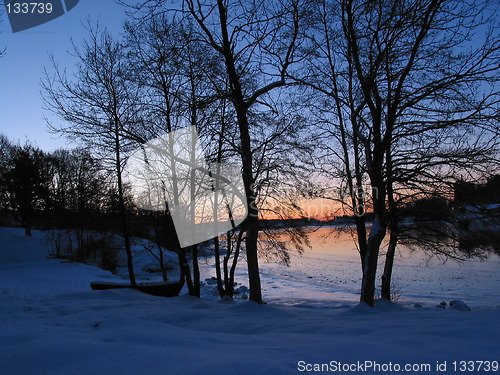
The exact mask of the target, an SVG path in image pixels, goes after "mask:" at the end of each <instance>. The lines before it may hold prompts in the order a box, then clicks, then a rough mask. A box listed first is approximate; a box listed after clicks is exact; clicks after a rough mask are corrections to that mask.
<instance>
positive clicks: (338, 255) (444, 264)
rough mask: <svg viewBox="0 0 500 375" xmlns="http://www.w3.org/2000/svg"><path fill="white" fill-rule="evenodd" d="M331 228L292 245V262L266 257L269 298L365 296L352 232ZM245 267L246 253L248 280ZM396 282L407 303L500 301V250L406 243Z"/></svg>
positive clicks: (305, 302)
mask: <svg viewBox="0 0 500 375" xmlns="http://www.w3.org/2000/svg"><path fill="white" fill-rule="evenodd" d="M331 231H332V229H331V228H320V229H318V230H317V231H315V232H314V233H312V234H311V235H310V241H311V245H312V248H311V249H306V250H305V251H304V252H303V253H302V254H301V255H299V254H298V253H297V252H296V251H291V264H290V267H286V266H284V265H281V264H278V263H276V262H266V261H265V260H261V263H260V268H261V280H262V289H263V295H264V299H265V300H266V301H267V302H268V303H272V304H285V305H301V306H304V307H307V306H309V307H314V306H316V307H318V306H320V305H325V306H329V307H342V306H345V305H352V304H353V303H356V302H358V301H359V289H360V285H361V266H360V258H359V253H358V251H357V250H356V247H355V245H354V243H353V241H352V238H351V236H350V234H349V233H342V234H340V235H339V234H336V235H329V234H330V233H331ZM384 259H385V257H384V256H382V257H381V259H380V262H379V268H378V269H379V271H381V270H382V269H383V261H384ZM211 263H212V262H211ZM245 268H246V263H245V261H244V259H242V260H241V262H240V263H239V264H238V271H237V278H236V280H237V281H238V282H241V283H243V284H245V285H246V284H247V280H246V270H245ZM203 270H204V272H203V276H205V277H210V276H214V275H215V271H214V269H213V265H212V264H210V266H204V267H203ZM379 273H381V272H379ZM377 286H378V287H379V286H380V276H377ZM393 286H394V288H393V289H394V292H395V295H396V299H397V300H398V302H399V303H400V304H403V305H414V304H415V303H419V304H422V305H423V306H435V305H437V304H439V303H440V302H441V301H446V302H448V303H449V302H450V301H451V300H454V299H461V300H464V301H465V302H466V303H467V304H468V305H469V306H470V307H472V308H490V307H493V306H498V305H499V304H500V256H498V255H497V254H495V253H493V252H491V253H490V254H489V257H488V258H487V259H486V260H484V261H481V260H477V259H471V260H467V261H465V262H458V261H455V260H452V259H448V260H444V259H442V258H440V259H438V258H436V257H429V254H425V253H423V252H410V251H409V250H408V249H406V248H404V247H402V246H400V247H398V251H397V254H396V259H395V266H394V276H393Z"/></svg>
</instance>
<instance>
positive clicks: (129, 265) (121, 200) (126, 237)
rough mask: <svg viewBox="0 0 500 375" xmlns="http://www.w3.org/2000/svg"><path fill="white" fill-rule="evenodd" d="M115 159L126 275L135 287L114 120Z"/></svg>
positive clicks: (116, 127)
mask: <svg viewBox="0 0 500 375" xmlns="http://www.w3.org/2000/svg"><path fill="white" fill-rule="evenodd" d="M114 125H115V159H116V160H115V161H116V176H117V180H118V201H119V206H120V207H119V210H120V216H121V221H122V231H123V238H124V241H125V251H126V253H127V268H128V276H129V279H130V285H131V286H132V288H135V287H136V281H135V274H134V265H133V259H132V250H131V249H130V237H129V233H128V224H127V212H126V208H125V198H124V194H123V182H122V166H121V155H120V149H121V147H120V134H119V131H118V121H115V123H114Z"/></svg>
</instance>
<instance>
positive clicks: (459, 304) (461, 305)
mask: <svg viewBox="0 0 500 375" xmlns="http://www.w3.org/2000/svg"><path fill="white" fill-rule="evenodd" d="M450 309H455V310H459V311H470V307H469V306H467V305H466V304H465V302H464V301H462V300H457V299H456V300H453V301H451V302H450Z"/></svg>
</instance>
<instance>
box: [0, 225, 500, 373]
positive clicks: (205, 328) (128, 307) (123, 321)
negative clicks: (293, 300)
mask: <svg viewBox="0 0 500 375" xmlns="http://www.w3.org/2000/svg"><path fill="white" fill-rule="evenodd" d="M47 253H48V248H47V247H46V244H45V240H44V236H43V233H41V232H37V231H34V236H33V238H26V237H24V236H23V235H22V231H21V230H19V229H12V228H1V227H0V261H1V264H0V347H1V348H2V350H1V351H0V363H1V369H2V370H1V372H2V374H7V375H10V374H54V375H57V374H64V375H67V374H86V375H87V374H149V375H150V374H273V375H275V374H276V375H279V374H294V373H301V372H302V371H299V370H300V369H306V368H311V369H312V368H313V365H314V364H317V365H318V366H319V365H321V364H327V365H330V361H336V362H335V363H334V364H338V363H339V362H340V363H343V364H355V363H357V362H358V361H361V362H362V363H364V361H376V363H377V364H378V365H381V364H389V363H392V364H393V365H394V364H399V365H401V366H403V365H405V364H430V365H432V366H433V367H432V369H433V371H434V372H423V371H413V372H410V373H414V374H417V373H433V374H434V373H437V371H436V368H435V367H436V361H439V363H444V361H447V371H442V372H439V373H440V374H442V373H450V374H452V373H455V372H453V368H452V362H453V361H461V360H489V361H498V360H500V358H499V353H500V344H499V341H498V337H499V335H500V325H499V324H498V321H499V318H500V301H499V300H496V305H495V304H490V305H489V306H488V308H486V307H484V308H482V309H474V308H472V311H460V310H455V309H450V308H448V309H445V310H442V309H438V308H436V307H435V306H427V305H425V306H423V307H421V308H413V307H412V308H407V307H405V306H401V305H393V304H390V303H387V302H385V303H384V302H379V303H378V304H377V306H376V308H375V309H372V308H369V307H367V306H364V305H359V304H356V303H355V302H352V301H344V302H343V303H342V304H339V305H336V306H335V307H332V306H331V305H328V304H321V303H317V304H312V305H307V304H299V305H295V306H284V305H277V304H268V305H257V304H255V303H253V302H241V301H238V302H232V303H222V302H217V301H214V300H210V299H196V298H192V297H189V296H186V295H182V296H180V297H177V298H170V299H168V298H161V297H153V296H149V295H146V294H142V293H140V292H137V291H133V290H114V291H111V290H110V291H91V290H90V287H89V282H90V281H92V280H102V279H105V280H115V279H118V278H117V276H114V275H112V274H110V273H109V272H107V271H103V270H100V269H98V268H95V267H92V266H87V265H82V264H77V263H64V262H61V261H59V260H53V259H52V260H48V259H46V258H47ZM290 272H291V271H290ZM276 293H279V291H276ZM439 302H440V300H438V301H436V303H439ZM448 302H449V301H448ZM465 302H466V303H468V301H467V300H466V301H465ZM305 307H308V308H305ZM301 361H302V362H301ZM371 363H372V364H373V362H371ZM307 365H309V367H307ZM345 373H348V374H362V373H368V374H379V373H384V374H387V373H388V372H386V371H382V368H380V369H378V370H375V371H373V370H371V371H364V372H362V371H349V372H345ZM407 373H408V372H407ZM474 373H477V374H480V373H487V372H482V371H475V372H474ZM489 373H492V372H489Z"/></svg>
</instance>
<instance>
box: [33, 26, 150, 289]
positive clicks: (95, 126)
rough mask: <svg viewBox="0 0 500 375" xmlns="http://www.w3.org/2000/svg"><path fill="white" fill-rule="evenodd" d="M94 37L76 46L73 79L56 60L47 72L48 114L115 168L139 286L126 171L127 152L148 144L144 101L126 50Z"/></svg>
mask: <svg viewBox="0 0 500 375" xmlns="http://www.w3.org/2000/svg"><path fill="white" fill-rule="evenodd" d="M89 34H90V35H89V38H88V39H87V40H86V41H85V42H84V44H83V47H82V48H81V49H79V48H76V47H75V51H74V54H75V56H76V58H77V61H78V62H77V64H76V73H75V74H74V76H73V77H68V76H67V75H66V73H65V70H63V69H61V68H60V67H59V66H58V64H57V63H56V61H55V59H54V58H53V59H52V65H53V72H52V73H51V72H49V71H48V70H47V71H46V75H45V79H44V81H43V82H42V88H43V94H44V102H45V105H46V107H47V109H48V110H50V111H52V112H53V113H55V114H56V115H58V116H59V117H60V118H61V119H62V120H64V121H65V122H66V123H67V124H69V125H65V124H61V125H56V124H53V123H51V124H49V126H50V128H51V129H52V130H53V131H55V132H61V133H64V134H65V135H67V136H68V137H70V138H72V139H75V140H77V141H80V142H84V143H85V144H86V145H88V146H91V147H92V148H94V149H97V150H100V151H101V152H102V154H103V156H104V157H105V158H107V159H108V160H110V162H111V165H113V169H114V171H115V177H116V184H117V192H118V201H119V210H120V216H121V222H122V232H123V237H124V242H125V250H126V253H127V258H128V261H127V265H128V271H129V276H130V281H131V284H132V286H135V284H136V282H135V276H134V271H133V263H132V253H131V249H130V238H129V229H128V224H127V213H126V205H125V198H124V184H123V181H122V169H123V155H124V152H126V151H127V150H128V149H130V147H131V143H132V144H133V143H135V142H141V141H143V139H142V138H141V137H139V136H138V135H137V134H140V132H138V131H137V128H138V127H139V125H140V124H141V122H140V121H139V119H140V117H139V114H140V113H141V108H138V106H139V104H140V103H141V101H139V100H138V98H139V93H138V91H137V89H136V87H135V86H133V85H132V84H131V83H130V75H131V74H132V70H133V67H132V66H130V65H129V64H128V61H127V59H126V56H125V51H124V47H123V46H122V45H121V44H120V43H119V42H116V41H115V40H114V39H113V38H112V36H111V35H110V34H109V33H108V32H107V31H106V30H100V28H99V27H96V28H94V27H89Z"/></svg>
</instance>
